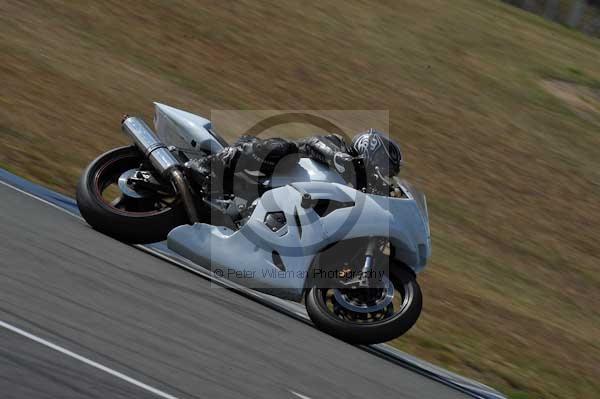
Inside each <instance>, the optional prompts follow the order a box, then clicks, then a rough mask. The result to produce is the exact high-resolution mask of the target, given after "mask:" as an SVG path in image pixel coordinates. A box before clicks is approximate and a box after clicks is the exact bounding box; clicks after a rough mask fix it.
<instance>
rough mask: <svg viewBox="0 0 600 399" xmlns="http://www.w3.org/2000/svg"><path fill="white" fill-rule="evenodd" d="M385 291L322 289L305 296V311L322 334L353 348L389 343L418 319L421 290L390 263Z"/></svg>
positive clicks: (409, 274)
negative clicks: (352, 345) (324, 333)
mask: <svg viewBox="0 0 600 399" xmlns="http://www.w3.org/2000/svg"><path fill="white" fill-rule="evenodd" d="M389 269H390V270H389V273H388V274H387V275H386V281H385V284H384V286H383V287H382V288H354V289H341V288H323V287H318V286H317V285H314V286H313V287H312V288H311V289H310V290H308V292H307V294H306V310H307V312H308V315H309V316H310V319H311V320H312V321H313V323H314V324H315V325H316V326H317V328H319V329H320V330H322V331H324V332H326V333H328V334H330V335H333V336H334V337H337V338H339V339H341V340H343V341H346V342H348V343H351V344H363V345H367V344H376V343H381V342H386V341H390V340H392V339H394V338H397V337H399V336H401V335H402V334H404V333H405V332H407V331H408V330H409V329H410V328H411V327H412V326H413V325H414V324H415V323H416V322H417V319H418V318H419V315H420V314H421V308H422V304H423V296H422V293H421V288H420V287H419V284H418V283H417V280H416V277H415V275H414V273H413V272H412V271H411V270H408V269H406V268H404V267H402V266H400V265H394V264H393V263H390V268H389Z"/></svg>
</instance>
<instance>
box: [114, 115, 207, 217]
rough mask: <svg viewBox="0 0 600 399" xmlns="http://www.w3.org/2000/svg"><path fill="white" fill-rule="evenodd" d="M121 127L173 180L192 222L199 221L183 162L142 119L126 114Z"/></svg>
mask: <svg viewBox="0 0 600 399" xmlns="http://www.w3.org/2000/svg"><path fill="white" fill-rule="evenodd" d="M121 128H122V129H123V132H124V133H125V134H126V135H127V136H129V137H130V138H131V139H132V140H133V142H134V143H135V145H136V146H137V148H139V149H140V151H142V152H143V153H144V156H145V157H146V158H148V159H149V160H150V163H151V164H152V166H154V168H155V169H156V170H157V171H158V173H160V174H161V175H162V176H163V177H165V178H168V179H169V180H170V181H171V183H172V184H173V186H174V187H175V189H176V190H177V192H178V193H179V195H180V196H181V199H182V200H183V204H184V206H185V210H186V212H187V215H188V218H189V220H190V222H191V223H192V224H194V223H196V222H198V221H199V220H198V213H197V212H196V206H195V205H194V200H193V196H192V193H191V192H190V188H189V186H188V185H187V183H186V181H185V178H184V176H183V173H182V172H181V170H180V167H181V164H180V163H179V161H178V160H177V158H175V157H174V156H173V154H171V151H169V149H168V148H167V146H166V145H165V144H163V143H161V142H160V140H159V139H158V137H156V136H155V135H154V133H153V132H152V130H151V129H150V128H149V127H148V125H146V123H145V122H144V121H143V120H142V119H140V118H136V117H132V116H125V117H124V118H123V120H122V122H121Z"/></svg>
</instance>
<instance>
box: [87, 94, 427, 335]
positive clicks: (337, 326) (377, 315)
mask: <svg viewBox="0 0 600 399" xmlns="http://www.w3.org/2000/svg"><path fill="white" fill-rule="evenodd" d="M154 125H155V132H153V131H152V130H151V129H150V127H148V125H146V123H145V122H144V121H143V120H142V119H140V118H136V117H129V116H126V117H124V119H123V121H122V130H123V132H124V133H125V134H126V135H127V136H129V137H130V138H131V139H132V141H133V143H134V144H133V145H131V146H127V147H121V148H116V149H113V150H110V151H108V152H106V153H105V154H102V155H100V156H99V157H98V158H97V159H95V160H94V161H93V162H92V163H91V164H90V165H89V166H88V167H87V168H86V170H85V171H84V172H83V174H82V176H81V179H80V181H79V184H78V187H77V204H78V206H79V209H80V211H81V215H82V216H83V218H84V219H85V220H86V221H87V222H88V223H89V224H90V225H91V226H92V227H93V228H95V229H96V230H98V231H100V232H102V233H104V234H107V235H109V236H111V237H114V238H116V239H118V240H121V241H123V242H127V243H152V242H158V241H163V240H165V239H166V243H167V246H168V248H169V249H170V250H172V251H174V252H176V253H177V254H179V255H181V256H183V257H185V258H187V259H190V260H191V261H193V262H195V263H196V264H198V265H200V266H202V267H206V268H209V269H211V270H212V271H213V272H214V273H215V274H217V275H219V276H222V277H225V278H228V279H231V280H233V281H236V282H238V283H240V284H242V285H245V286H247V287H250V288H253V289H256V290H258V291H262V292H266V293H269V294H272V295H275V296H278V297H280V298H284V299H288V300H293V301H297V302H300V303H304V305H305V306H306V310H307V313H308V315H309V316H310V318H311V320H312V321H313V323H314V324H315V326H316V327H317V328H319V329H321V330H322V331H325V332H326V333H329V334H330V335H333V336H335V337H338V338H340V339H342V340H345V341H347V342H350V343H353V344H373V343H379V342H384V341H388V340H391V339H394V338H397V337H399V336H401V335H402V334H404V333H405V332H406V331H408V330H409V329H410V328H411V327H412V326H413V325H414V324H415V323H416V321H417V319H418V318H419V315H420V313H421V307H422V293H421V289H420V287H419V284H418V282H417V279H416V275H417V273H419V272H421V271H422V270H423V268H424V267H425V266H426V264H427V261H428V259H429V257H430V255H431V240H430V232H429V217H428V212H427V206H426V200H425V196H424V195H423V194H422V193H421V192H419V191H418V190H417V189H415V188H414V187H413V186H412V185H410V184H409V183H408V182H406V181H405V180H400V179H398V178H397V177H394V178H386V177H383V176H381V175H378V174H377V173H376V171H375V173H374V172H373V171H365V168H364V167H363V168H362V169H361V165H364V163H363V162H362V161H361V159H359V158H357V159H356V166H357V170H362V173H359V174H357V176H359V175H360V176H363V177H362V178H358V177H357V179H356V180H355V181H354V182H349V181H348V179H347V177H345V176H343V175H342V174H340V173H338V172H337V171H336V170H332V169H330V168H328V167H327V166H325V165H323V164H321V163H319V162H315V161H313V160H311V159H308V158H300V159H291V160H288V161H286V160H283V161H282V162H281V165H278V166H277V168H276V169H275V171H274V172H273V173H272V174H271V175H270V176H262V177H260V178H258V179H255V180H252V182H253V184H255V185H256V186H257V188H256V190H255V191H252V190H237V191H235V190H234V191H235V192H231V190H229V192H227V190H225V189H224V190H222V192H217V193H216V194H215V193H212V194H211V195H206V193H203V192H201V190H199V189H198V187H195V186H194V184H193V183H192V182H191V181H189V180H188V179H187V177H186V175H185V173H183V168H182V165H183V164H184V163H185V162H186V161H187V160H189V159H191V158H194V157H202V156H207V155H209V154H211V153H214V152H217V151H219V150H221V149H223V148H224V147H226V146H227V143H226V142H225V140H224V139H223V138H222V137H221V136H219V134H218V133H217V132H216V131H215V130H214V129H213V126H212V124H211V121H210V120H208V119H205V118H202V117H200V116H198V115H194V114H191V113H188V112H185V111H182V110H179V109H176V108H173V107H169V106H167V105H164V104H159V103H155V117H154Z"/></svg>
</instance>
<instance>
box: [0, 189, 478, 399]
mask: <svg viewBox="0 0 600 399" xmlns="http://www.w3.org/2000/svg"><path fill="white" fill-rule="evenodd" d="M0 199H1V201H0V226H1V227H0V322H3V323H5V324H6V325H9V326H13V327H16V328H18V329H20V330H22V331H24V332H26V333H29V334H31V335H32V336H33V337H37V338H39V339H41V340H43V341H45V342H47V343H50V344H51V345H56V346H58V347H59V348H63V349H65V350H68V351H71V353H74V354H76V355H77V356H80V357H82V358H84V359H87V360H89V361H91V362H96V363H97V364H99V365H101V366H103V367H105V369H107V370H111V371H114V372H115V373H119V374H121V375H124V376H126V377H127V378H129V379H131V380H134V381H137V382H140V383H141V384H142V385H143V386H139V385H135V384H133V383H131V382H128V381H127V380H124V379H123V378H118V377H116V376H115V375H113V374H110V373H109V372H107V371H106V370H101V369H98V368H97V367H93V366H91V365H90V364H87V363H85V362H84V361H82V360H80V359H76V358H73V357H71V356H68V355H66V354H65V353H63V352H61V351H59V350H56V349H53V348H49V347H48V346H45V345H44V344H42V343H40V342H36V341H34V340H32V339H31V338H28V337H25V336H23V335H21V334H19V333H16V332H15V331H12V330H9V329H7V328H2V326H0V397H1V398H6V399H8V398H19V399H21V398H31V399H36V398H65V399H66V398H157V397H161V396H160V394H157V393H155V392H152V391H151V390H149V389H148V388H150V389H154V390H156V391H157V392H159V393H163V394H166V395H170V396H171V397H176V398H179V399H183V398H292V399H294V398H301V399H303V398H311V399H319V398H365V397H393V398H436V399H438V398H439V399H444V398H467V397H469V396H466V395H465V394H463V393H461V392H459V391H457V390H454V389H452V388H450V387H447V386H445V385H442V384H439V383H437V382H435V381H433V380H431V379H428V378H426V377H424V376H421V375H419V374H417V373H414V372H412V371H409V370H407V369H404V368H401V367H398V366H396V365H394V364H392V363H391V362H388V361H386V360H384V359H381V358H378V357H376V356H373V355H372V354H369V353H368V352H365V351H364V350H361V349H359V348H357V347H354V346H351V345H348V344H345V343H343V342H341V341H339V340H337V339H335V338H333V337H330V336H328V335H326V334H324V333H321V332H319V331H318V330H316V329H315V328H313V327H311V326H309V325H307V324H305V323H302V322H300V321H298V320H295V319H293V318H290V317H288V316H286V315H284V314H281V313H278V312H275V311H273V310H272V309H269V308H268V307H265V306H263V305H261V304H259V303H256V302H253V301H251V300H249V299H247V298H245V297H243V296H241V295H238V294H236V293H234V292H232V291H230V290H227V289H225V288H219V287H217V286H215V285H214V284H211V283H210V282H209V281H207V280H205V279H202V278H199V277H198V276H196V275H194V274H192V273H189V272H186V271H185V270H183V269H179V268H176V267H173V266H172V265H170V264H168V263H167V262H164V261H161V260H160V259H158V258H156V257H153V256H151V255H149V254H146V253H144V252H142V251H139V250H137V249H135V248H133V247H131V246H128V245H125V244H122V243H120V242H118V241H115V240H113V239H111V238H109V237H106V236H104V235H102V234H99V233H97V232H95V231H93V230H92V229H91V228H89V227H88V226H87V225H85V224H84V223H83V222H82V221H80V220H78V219H76V218H74V217H72V216H70V215H68V214H66V213H64V212H61V211H59V210H57V209H55V208H53V207H51V206H49V205H47V204H44V203H43V202H40V201H37V200H35V199H33V198H30V197H28V196H26V195H24V194H22V193H20V192H17V191H15V190H13V189H11V188H9V187H7V186H4V185H0ZM163 397H167V396H163Z"/></svg>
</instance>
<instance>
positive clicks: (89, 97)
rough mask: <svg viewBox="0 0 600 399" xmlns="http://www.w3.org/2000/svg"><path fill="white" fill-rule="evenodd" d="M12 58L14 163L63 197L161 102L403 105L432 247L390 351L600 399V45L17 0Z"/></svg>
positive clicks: (500, 10)
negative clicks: (414, 318)
mask: <svg viewBox="0 0 600 399" xmlns="http://www.w3.org/2000/svg"><path fill="white" fill-rule="evenodd" d="M0 54H2V58H1V62H0V82H2V88H1V89H0V148H1V149H0V165H2V166H3V167H4V166H10V170H11V171H13V172H15V173H17V174H20V175H22V176H26V177H30V178H32V179H34V180H35V181H37V182H41V183H43V184H46V185H48V186H50V187H51V188H54V189H58V190H60V191H62V192H65V193H68V194H72V193H73V189H74V186H75V184H76V181H77V178H78V175H79V173H80V172H81V170H82V168H83V167H84V166H85V165H86V164H87V163H88V162H89V161H90V160H91V159H92V158H93V157H95V156H96V155H98V154H99V153H100V152H102V151H104V150H107V149H109V148H111V147H115V146H117V145H122V144H124V143H126V142H127V140H126V138H125V137H123V135H122V134H121V133H119V126H118V125H119V120H120V116H121V115H122V114H124V113H129V114H140V115H143V116H144V117H146V119H147V120H150V118H151V112H152V107H151V101H154V100H158V101H161V102H164V103H167V104H171V105H173V106H177V107H181V108H184V109H187V110H190V111H192V112H197V113H201V114H205V115H209V113H210V110H214V109H247V110H251V109H273V108H276V109H342V110H343V109H351V110H356V109H367V110H368V109H387V110H389V111H390V119H391V133H392V134H393V135H394V136H395V137H396V138H397V139H398V140H399V141H400V142H401V143H402V145H403V148H404V151H405V153H406V157H407V160H408V164H407V166H406V168H405V169H404V172H403V173H404V174H405V176H406V177H407V178H409V179H412V180H414V181H415V182H416V183H417V185H418V186H420V187H421V188H423V189H424V190H425V191H426V192H427V195H428V199H429V202H430V204H429V205H430V213H431V224H432V225H431V228H432V234H433V245H434V248H433V261H432V264H431V266H430V268H429V269H428V270H426V272H425V273H424V274H423V275H422V276H421V277H420V280H421V284H422V286H423V289H424V294H425V307H424V312H423V316H422V318H421V320H420V321H419V323H418V324H417V326H416V327H415V328H414V329H413V330H411V331H410V332H409V333H408V334H407V335H406V336H405V337H403V338H401V339H399V340H397V341H395V342H393V344H394V345H397V346H398V347H400V348H402V349H404V350H406V351H408V352H410V353H413V354H415V355H417V356H421V357H423V358H424V359H427V360H430V361H433V362H435V363H438V364H441V365H442V366H446V367H448V368H450V369H451V370H454V371H456V372H459V373H462V374H464V375H467V376H470V377H473V378H476V379H478V380H481V381H482V382H485V383H488V384H490V385H493V386H495V387H497V388H499V389H501V390H504V391H505V392H507V393H509V394H511V393H512V395H513V397H521V398H522V397H527V398H595V397H599V396H600V383H599V381H600V368H599V367H598V364H600V344H599V341H598V337H600V311H599V310H598V309H600V273H598V260H599V258H600V248H599V246H598V241H599V240H600V230H599V229H598V226H599V225H600V201H599V198H600V150H599V148H600V111H598V110H599V109H600V100H597V99H596V97H595V96H596V93H599V92H598V90H599V88H600V83H599V82H600V64H599V63H598V60H599V59H600V41H598V40H597V39H593V38H590V37H586V36H584V35H582V34H580V33H578V32H576V31H573V30H569V29H566V28H564V27H562V26H560V25H558V24H552V23H549V22H547V21H544V20H543V19H541V18H539V17H537V16H535V15H533V14H530V13H526V12H523V11H521V10H519V9H517V8H514V7H510V6H507V5H505V4H502V3H501V2H499V1H492V0H456V1H452V2H448V1H441V0H432V1H427V2H425V1H418V0H407V1H402V2H391V1H390V2H377V3H375V2H366V1H352V2H345V1H341V0H328V1H319V2H309V3H307V4H304V5H303V6H302V7H298V5H297V3H296V2H292V1H290V0H281V1H272V2H260V3H258V2H256V3H255V2H250V1H241V2H235V3H234V2H232V3H229V2H223V1H202V2H200V1H193V0H178V1H175V0H174V1H168V2H167V1H159V0H152V1H141V0H138V1H135V0H131V1H128V2H125V3H123V2H117V1H104V2H94V1H83V0H82V1H77V2H68V1H64V2H61V1H42V0H40V1H33V0H29V1H16V0H8V1H3V2H0ZM548 82H550V83H548ZM564 82H569V84H564ZM598 96H599V97H598V98H600V94H598ZM582 104H587V105H582ZM518 395H521V396H518Z"/></svg>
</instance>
